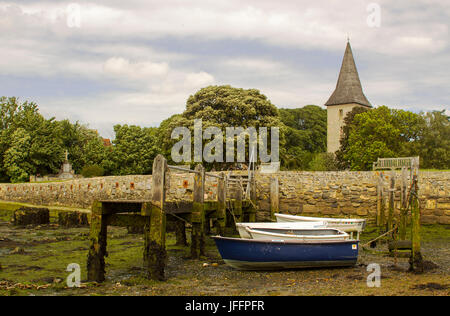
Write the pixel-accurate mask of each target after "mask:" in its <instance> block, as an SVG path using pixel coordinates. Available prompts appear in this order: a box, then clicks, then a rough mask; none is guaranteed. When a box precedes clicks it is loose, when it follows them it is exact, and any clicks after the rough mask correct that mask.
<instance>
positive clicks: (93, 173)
mask: <svg viewBox="0 0 450 316" xmlns="http://www.w3.org/2000/svg"><path fill="white" fill-rule="evenodd" d="M104 173H105V170H104V169H103V168H102V167H101V166H99V165H86V166H84V167H83V169H81V175H82V176H83V177H85V178H92V177H101V176H102V175H103V174H104Z"/></svg>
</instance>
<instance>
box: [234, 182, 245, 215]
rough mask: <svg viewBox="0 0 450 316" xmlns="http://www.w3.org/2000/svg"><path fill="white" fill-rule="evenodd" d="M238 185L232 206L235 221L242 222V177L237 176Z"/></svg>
mask: <svg viewBox="0 0 450 316" xmlns="http://www.w3.org/2000/svg"><path fill="white" fill-rule="evenodd" d="M238 179H239V184H238V189H237V190H236V203H235V204H234V216H235V217H236V221H238V222H242V221H243V220H244V212H243V210H242V199H243V198H244V192H243V189H244V188H243V186H242V177H241V176H239V178H238Z"/></svg>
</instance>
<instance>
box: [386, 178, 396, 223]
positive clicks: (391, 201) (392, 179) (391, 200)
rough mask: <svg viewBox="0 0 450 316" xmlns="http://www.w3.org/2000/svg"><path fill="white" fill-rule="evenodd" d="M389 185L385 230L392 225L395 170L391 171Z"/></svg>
mask: <svg viewBox="0 0 450 316" xmlns="http://www.w3.org/2000/svg"><path fill="white" fill-rule="evenodd" d="M390 180H391V185H390V187H389V211H388V221H387V230H388V231H390V230H391V229H392V227H393V225H394V223H393V221H394V203H395V201H394V199H395V171H394V170H392V171H391V179H390Z"/></svg>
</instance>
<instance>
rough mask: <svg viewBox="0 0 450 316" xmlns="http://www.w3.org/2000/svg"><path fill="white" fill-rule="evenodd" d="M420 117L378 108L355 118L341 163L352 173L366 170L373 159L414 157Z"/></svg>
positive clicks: (383, 107) (419, 131)
mask: <svg viewBox="0 0 450 316" xmlns="http://www.w3.org/2000/svg"><path fill="white" fill-rule="evenodd" d="M421 121H422V117H421V116H420V115H418V114H415V113H412V112H409V111H403V110H395V109H389V108H388V107H386V106H381V107H378V108H376V109H373V110H371V111H367V112H365V113H360V114H357V115H355V117H354V120H353V122H354V123H353V124H354V127H353V128H352V129H351V130H350V135H349V138H348V150H347V152H346V153H345V155H344V159H346V160H348V161H349V162H350V167H351V169H352V170H370V168H371V166H372V162H374V161H376V160H377V158H386V157H401V156H405V155H416V154H417V152H415V150H413V148H414V147H415V146H416V144H417V141H418V140H419V139H420V133H421V129H420V126H421V123H420V122H421Z"/></svg>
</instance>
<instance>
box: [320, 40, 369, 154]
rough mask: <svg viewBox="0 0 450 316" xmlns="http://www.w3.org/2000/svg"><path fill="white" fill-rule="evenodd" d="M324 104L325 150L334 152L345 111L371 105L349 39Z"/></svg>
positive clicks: (340, 133)
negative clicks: (331, 92)
mask: <svg viewBox="0 0 450 316" xmlns="http://www.w3.org/2000/svg"><path fill="white" fill-rule="evenodd" d="M325 105H326V107H327V151H328V152H329V153H334V152H336V151H337V150H338V149H339V147H340V139H341V135H342V127H343V125H344V118H345V116H346V115H347V113H348V112H350V111H351V110H352V109H353V108H354V107H357V106H360V107H367V108H371V107H372V105H371V104H370V102H369V101H368V100H367V98H366V96H365V95H364V93H363V90H362V87H361V82H360V80H359V75H358V70H357V69H356V64H355V60H354V59H353V53H352V48H351V46H350V42H349V41H348V42H347V47H346V49H345V54H344V59H343V60H342V65H341V71H340V73H339V78H338V81H337V84H336V89H335V90H334V92H333V94H332V95H331V97H330V98H329V99H328V101H327V102H326V103H325Z"/></svg>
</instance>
